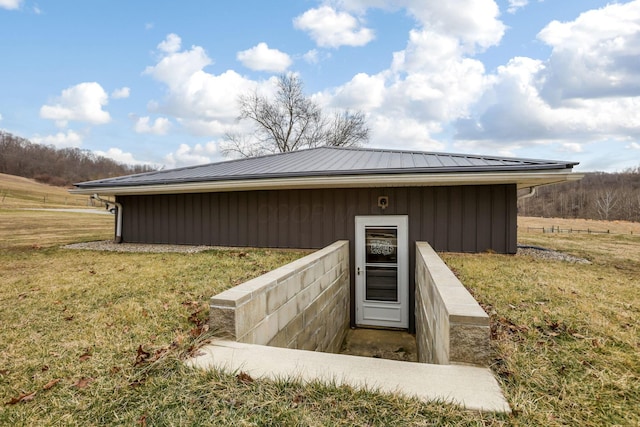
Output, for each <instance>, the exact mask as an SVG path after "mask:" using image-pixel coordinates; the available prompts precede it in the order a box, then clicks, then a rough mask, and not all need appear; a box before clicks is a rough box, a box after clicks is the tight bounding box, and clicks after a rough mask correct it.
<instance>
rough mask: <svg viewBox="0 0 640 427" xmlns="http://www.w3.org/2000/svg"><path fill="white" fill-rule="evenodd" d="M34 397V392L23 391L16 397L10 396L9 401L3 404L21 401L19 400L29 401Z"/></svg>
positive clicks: (13, 403)
mask: <svg viewBox="0 0 640 427" xmlns="http://www.w3.org/2000/svg"><path fill="white" fill-rule="evenodd" d="M35 397H36V392H35V391H34V392H31V393H24V394H21V395H20V396H18V397H13V398H11V400H10V401H8V402H5V405H15V404H16V403H21V402H30V401H32V400H33V399H34V398H35Z"/></svg>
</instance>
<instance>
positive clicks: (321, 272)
mask: <svg viewBox="0 0 640 427" xmlns="http://www.w3.org/2000/svg"><path fill="white" fill-rule="evenodd" d="M209 322H210V326H211V328H212V329H213V330H216V331H217V332H218V334H219V335H221V336H223V337H226V338H231V339H234V340H236V341H239V342H244V343H249V344H262V345H270V346H276V347H286V348H292V349H302V350H314V351H323V352H332V353H335V352H338V351H339V350H340V346H341V345H342V341H343V339H344V337H345V334H346V332H347V330H348V328H349V242H348V241H338V242H335V243H333V244H332V245H329V246H327V247H326V248H324V249H321V250H319V251H317V252H314V253H312V254H310V255H307V256H306V257H304V258H301V259H298V260H296V261H294V262H292V263H290V264H287V265H285V266H282V267H280V268H278V269H276V270H273V271H270V272H269V273H266V274H264V275H262V276H260V277H257V278H255V279H252V280H249V281H248V282H245V283H242V284H241V285H238V286H236V287H234V288H231V289H228V290H226V291H224V292H222V293H220V294H218V295H216V296H214V297H212V298H211V304H210V321H209Z"/></svg>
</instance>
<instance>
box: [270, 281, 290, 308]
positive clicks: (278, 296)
mask: <svg viewBox="0 0 640 427" xmlns="http://www.w3.org/2000/svg"><path fill="white" fill-rule="evenodd" d="M287 284H288V282H287V281H285V282H283V283H281V284H279V285H276V286H273V287H272V288H271V289H269V290H268V291H267V292H266V295H267V296H266V298H267V314H271V313H274V312H275V311H276V310H278V309H279V308H280V307H282V305H283V304H284V303H285V302H286V301H287V287H286V285H287Z"/></svg>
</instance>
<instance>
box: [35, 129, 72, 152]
mask: <svg viewBox="0 0 640 427" xmlns="http://www.w3.org/2000/svg"><path fill="white" fill-rule="evenodd" d="M31 141H33V142H35V143H36V144H42V145H53V146H54V147H56V148H78V147H80V146H81V145H82V137H81V136H80V134H78V133H76V132H74V131H73V130H71V129H69V130H67V132H66V133H65V132H58V133H57V134H55V135H46V136H40V135H34V136H33V137H32V138H31Z"/></svg>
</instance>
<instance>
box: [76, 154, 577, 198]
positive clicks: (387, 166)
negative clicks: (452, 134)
mask: <svg viewBox="0 0 640 427" xmlns="http://www.w3.org/2000/svg"><path fill="white" fill-rule="evenodd" d="M577 164H578V163H575V162H562V161H554V160H533V159H519V158H509V157H495V156H478V155H467V154H450V153H437V152H421V151H403V150H384V149H374V148H338V147H319V148H312V149H307V150H299V151H292V152H288V153H279V154H271V155H266V156H261V157H253V158H245V159H238V160H229V161H224V162H218V163H211V164H206V165H198V166H190V167H185V168H178V169H169V170H159V171H154V172H148V173H143V174H136V175H127V176H121V177H117V178H107V179H100V180H96V181H88V182H82V183H78V184H75V186H76V188H77V189H78V190H81V189H84V190H89V189H96V190H99V189H100V188H105V187H110V188H113V187H129V186H147V185H149V186H151V185H169V184H180V183H196V182H215V181H235V180H260V179H273V178H299V177H309V178H312V177H328V176H332V177H335V176H358V175H399V174H434V173H455V174H458V173H460V174H464V173H471V172H476V173H477V172H509V171H513V172H534V171H551V170H556V171H562V170H564V172H570V171H571V169H572V168H573V166H575V165H577Z"/></svg>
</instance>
